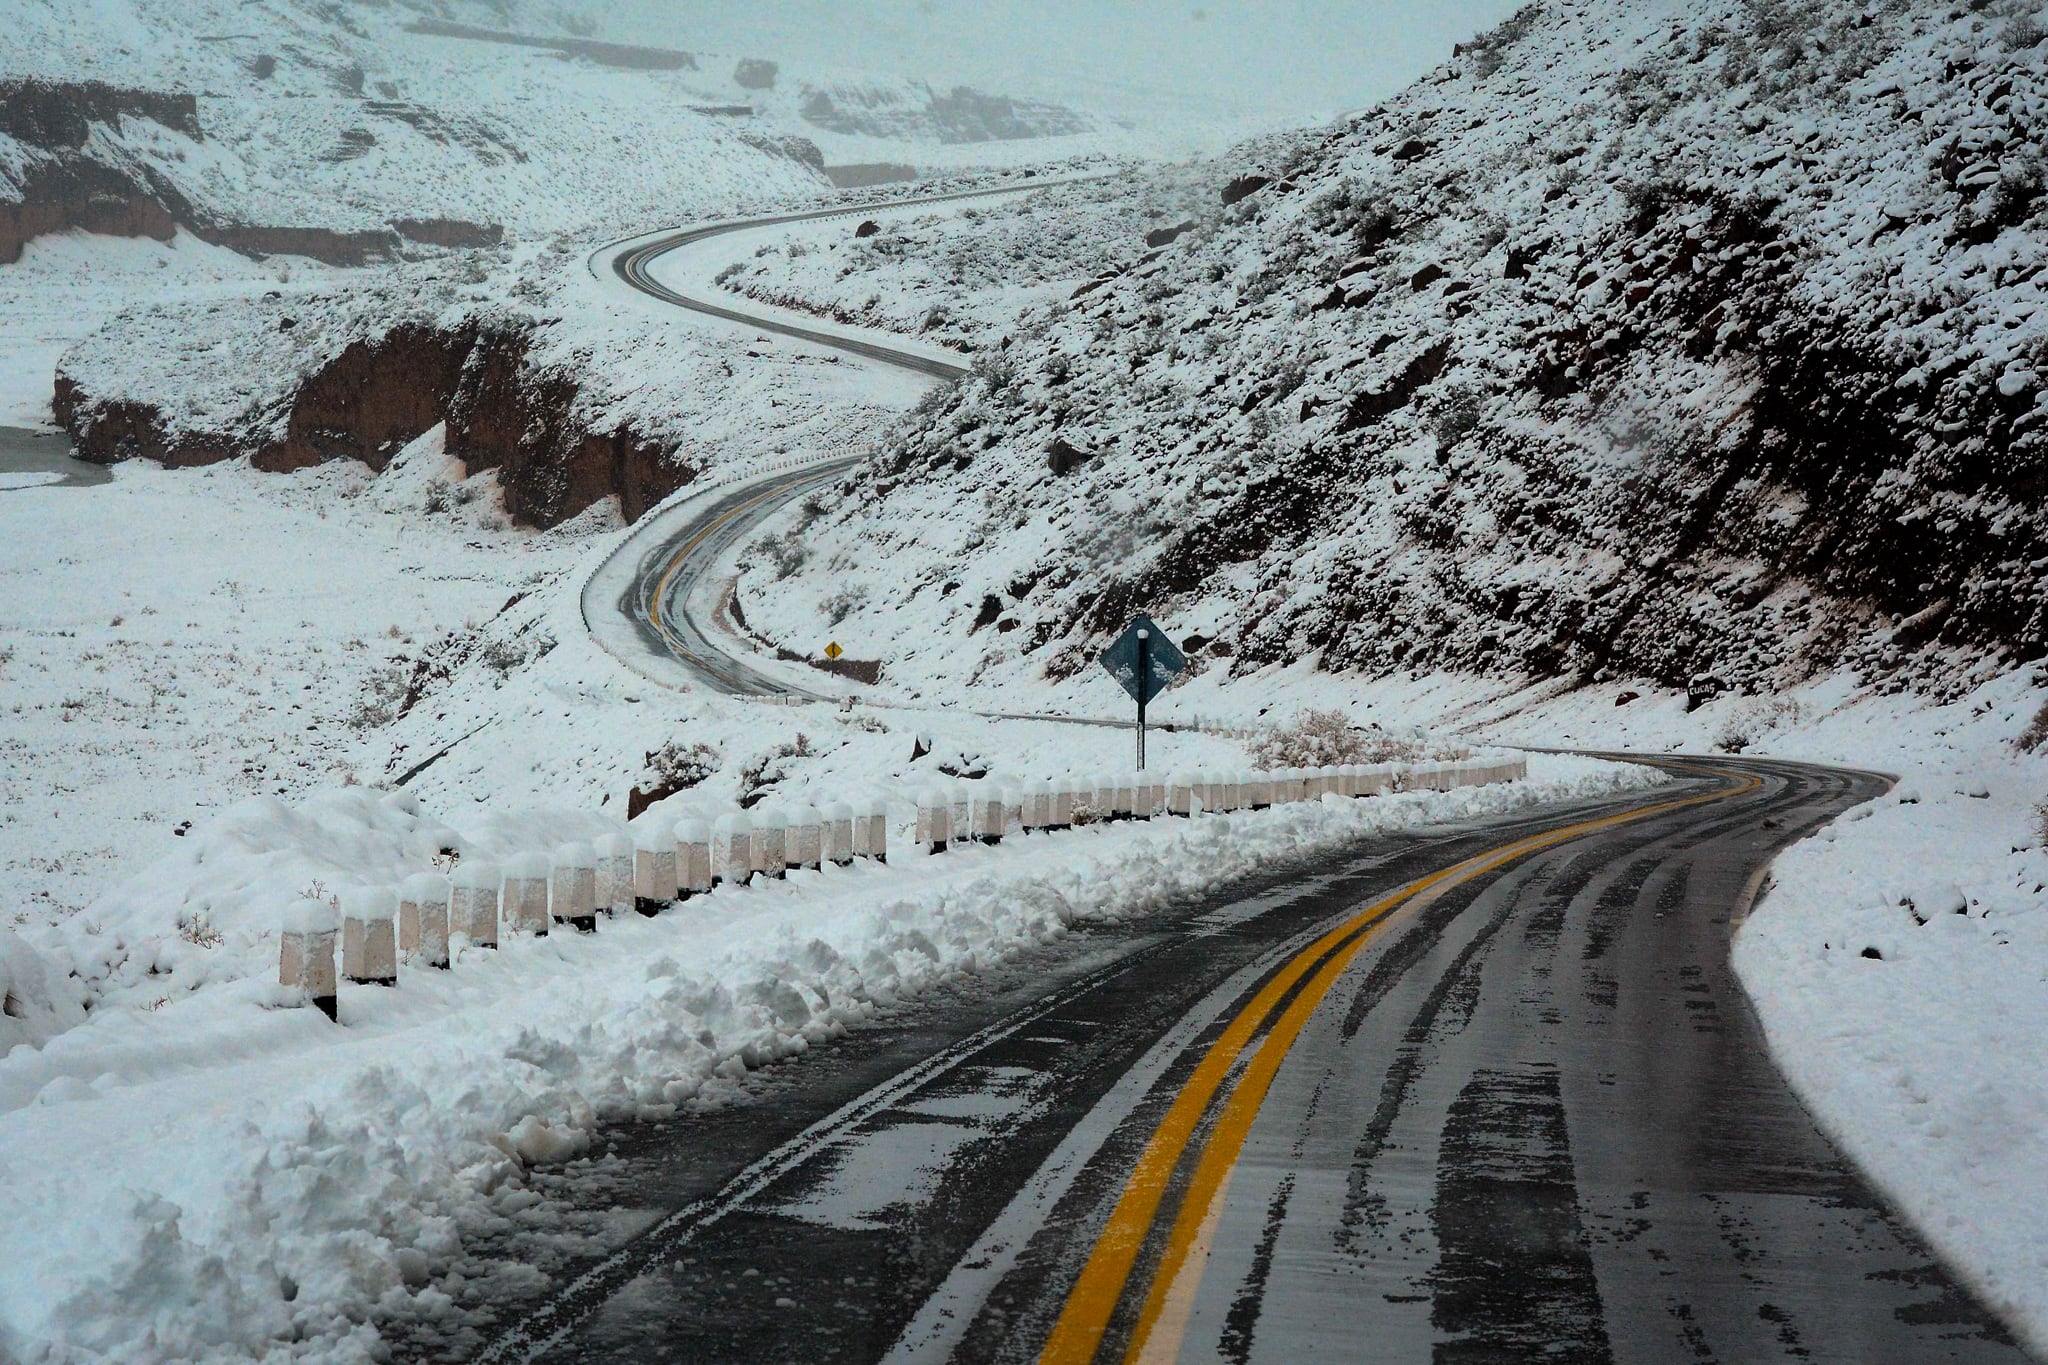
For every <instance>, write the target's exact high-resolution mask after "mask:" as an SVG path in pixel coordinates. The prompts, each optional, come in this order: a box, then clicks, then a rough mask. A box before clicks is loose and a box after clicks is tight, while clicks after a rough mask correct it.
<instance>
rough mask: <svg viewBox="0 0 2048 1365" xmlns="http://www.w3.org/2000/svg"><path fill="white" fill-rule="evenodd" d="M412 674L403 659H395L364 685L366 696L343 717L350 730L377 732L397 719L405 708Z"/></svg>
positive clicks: (358, 698)
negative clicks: (401, 709) (406, 694)
mask: <svg viewBox="0 0 2048 1365" xmlns="http://www.w3.org/2000/svg"><path fill="white" fill-rule="evenodd" d="M411 674H412V670H411V668H410V667H409V666H408V665H407V664H406V662H405V660H403V659H393V660H392V661H390V662H389V663H387V664H385V665H384V666H383V667H382V668H379V669H378V670H377V671H376V672H374V673H372V674H371V675H370V676H369V678H368V680H367V681H365V682H364V683H363V693H362V695H361V696H359V697H357V698H356V700H355V704H354V705H353V706H351V707H350V708H349V710H348V714H347V715H345V716H343V717H342V723H343V724H344V725H346V726H348V727H349V729H351V730H375V729H378V728H380V727H382V726H386V725H389V724H391V722H392V721H394V720H397V719H398V713H399V710H400V708H401V707H403V706H404V705H405V691H406V684H407V681H408V679H409V678H410V677H411Z"/></svg>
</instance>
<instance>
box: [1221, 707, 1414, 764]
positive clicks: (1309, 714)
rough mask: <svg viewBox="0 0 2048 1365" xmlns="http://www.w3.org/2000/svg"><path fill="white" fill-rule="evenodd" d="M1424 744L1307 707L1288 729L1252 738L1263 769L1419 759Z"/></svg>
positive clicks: (1343, 715)
mask: <svg viewBox="0 0 2048 1365" xmlns="http://www.w3.org/2000/svg"><path fill="white" fill-rule="evenodd" d="M1422 752H1423V747H1422V745H1420V744H1418V743H1416V742H1414V741H1412V740H1404V739H1397V738H1395V737H1394V736H1392V735H1389V734H1386V733H1385V732H1383V731H1379V730H1362V729H1359V728H1358V727H1356V726H1354V725H1353V724H1352V723H1351V721H1350V718H1349V717H1347V716H1346V715H1345V714H1344V713H1343V712H1342V711H1317V710H1313V709H1310V710H1305V711H1303V712H1302V713H1301V715H1300V717H1299V718H1297V719H1296V721H1295V723H1294V724H1293V725H1292V726H1291V727H1289V728H1287V729H1273V730H1268V731H1266V732H1265V733H1264V734H1262V735H1260V736H1259V737H1258V738H1257V739H1255V740H1253V741H1252V758H1253V760H1254V761H1255V762H1256V763H1257V764H1258V765H1259V766H1260V767H1261V768H1327V767H1332V766H1334V765H1336V764H1340V763H1392V762H1398V761H1402V760H1409V759H1415V758H1420V757H1421V756H1422Z"/></svg>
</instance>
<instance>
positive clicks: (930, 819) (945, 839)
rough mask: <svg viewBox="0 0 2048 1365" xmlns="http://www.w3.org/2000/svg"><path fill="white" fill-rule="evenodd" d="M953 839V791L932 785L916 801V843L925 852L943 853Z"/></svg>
mask: <svg viewBox="0 0 2048 1365" xmlns="http://www.w3.org/2000/svg"><path fill="white" fill-rule="evenodd" d="M952 841H953V793H952V792H951V791H949V790H947V789H946V788H944V787H934V788H932V789H931V790H930V791H928V792H926V793H925V794H924V795H923V796H922V797H921V798H919V800H918V803H917V843H918V846H919V847H920V848H922V849H924V850H925V851H926V852H927V853H944V852H945V851H946V845H947V844H949V843H951V842H952Z"/></svg>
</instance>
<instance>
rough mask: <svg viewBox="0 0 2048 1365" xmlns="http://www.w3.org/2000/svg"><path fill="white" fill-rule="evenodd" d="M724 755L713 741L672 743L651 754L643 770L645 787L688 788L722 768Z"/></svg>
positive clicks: (681, 789) (676, 790)
mask: <svg viewBox="0 0 2048 1365" xmlns="http://www.w3.org/2000/svg"><path fill="white" fill-rule="evenodd" d="M723 761H724V760H723V757H722V756H721V755H720V754H719V752H718V750H716V749H714V748H712V747H711V746H710V745H709V744H691V745H688V746H685V745H684V744H683V743H682V742H681V741H680V740H673V739H672V740H670V741H669V742H668V743H666V744H664V745H662V746H661V747H660V748H659V749H656V750H655V751H654V752H653V753H651V754H649V755H647V767H646V770H645V771H644V772H643V773H642V774H641V779H640V785H641V786H642V787H659V788H661V789H662V790H664V791H666V792H669V793H674V792H679V791H687V790H689V789H690V788H691V787H695V786H697V785H699V784H700V783H702V782H703V781H704V779H706V778H708V777H710V776H711V775H712V774H713V773H715V772H717V771H718V767H719V764H720V763H721V762H723Z"/></svg>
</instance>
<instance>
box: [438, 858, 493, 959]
mask: <svg viewBox="0 0 2048 1365" xmlns="http://www.w3.org/2000/svg"><path fill="white" fill-rule="evenodd" d="M454 880H455V890H454V892H453V894H451V895H450V896H449V899H448V923H449V927H450V928H451V929H453V930H454V932H456V933H458V934H462V935H464V936H465V937H467V938H468V939H469V941H470V942H471V943H473V944H475V945H476V946H477V947H479V948H495V947H497V946H498V883H499V881H500V874H499V872H498V869H497V868H495V867H492V866H491V865H490V864H489V863H462V864H460V865H458V866H457V867H456V869H455V878H454Z"/></svg>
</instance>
